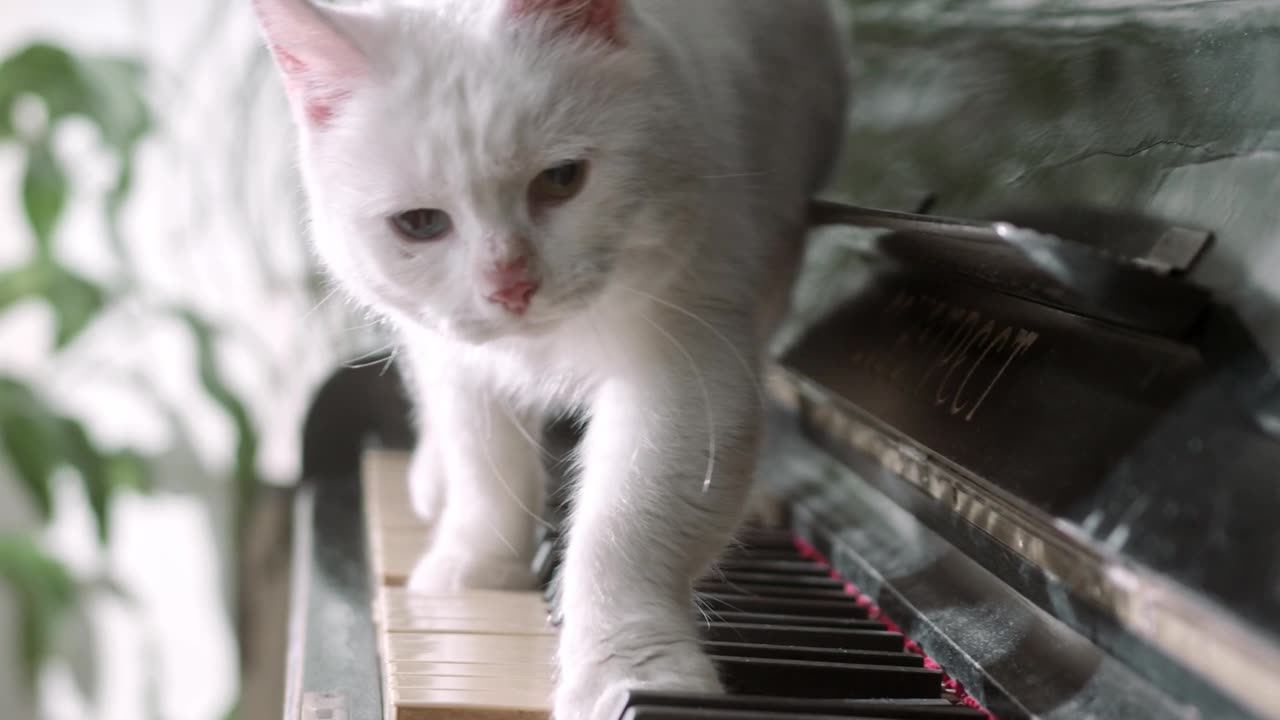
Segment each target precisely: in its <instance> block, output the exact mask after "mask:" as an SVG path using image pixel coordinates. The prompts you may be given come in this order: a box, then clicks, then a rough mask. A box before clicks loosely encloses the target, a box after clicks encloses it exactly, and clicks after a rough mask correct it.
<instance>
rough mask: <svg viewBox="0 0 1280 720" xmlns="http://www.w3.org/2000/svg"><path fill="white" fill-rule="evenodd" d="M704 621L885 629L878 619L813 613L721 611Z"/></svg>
mask: <svg viewBox="0 0 1280 720" xmlns="http://www.w3.org/2000/svg"><path fill="white" fill-rule="evenodd" d="M704 620H705V621H707V622H710V621H716V622H727V623H745V624H749V625H804V626H806V627H829V628H847V629H849V630H885V629H886V628H885V625H884V623H882V622H880V621H878V620H868V619H866V618H851V617H821V616H814V615H771V614H767V613H749V612H731V611H721V612H716V613H713V614H710V615H709V616H707V617H705V618H704Z"/></svg>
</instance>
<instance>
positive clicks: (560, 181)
mask: <svg viewBox="0 0 1280 720" xmlns="http://www.w3.org/2000/svg"><path fill="white" fill-rule="evenodd" d="M586 181H587V163H586V161H585V160H573V161H570V162H564V163H560V164H559V165H556V166H555V167H552V168H548V169H546V170H543V171H542V173H541V174H540V175H538V177H537V178H535V179H534V181H533V184H532V185H530V186H529V196H530V198H531V199H532V200H533V201H534V202H535V203H543V204H545V203H552V204H554V203H562V202H565V201H566V200H570V199H572V198H573V197H574V196H575V195H577V194H578V193H579V192H581V191H582V186H583V185H584V184H585V183H586Z"/></svg>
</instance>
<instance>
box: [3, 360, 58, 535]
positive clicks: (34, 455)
mask: <svg viewBox="0 0 1280 720" xmlns="http://www.w3.org/2000/svg"><path fill="white" fill-rule="evenodd" d="M41 406H42V404H41V403H40V401H39V400H38V399H37V398H36V397H35V395H34V394H33V393H32V392H31V391H30V390H29V389H28V388H27V387H26V386H24V385H22V384H21V383H18V382H15V381H13V380H8V379H4V378H0V442H2V443H3V447H4V450H5V453H6V454H7V455H8V456H9V460H10V463H11V464H12V466H13V469H14V471H15V472H16V473H17V476H18V480H19V481H20V482H21V483H22V485H23V488H24V489H25V490H26V491H27V494H28V495H29V496H30V497H31V500H32V502H34V503H35V506H36V509H37V510H38V511H39V512H40V515H41V517H42V518H44V519H45V520H48V519H49V518H50V517H51V516H52V515H53V490H52V487H51V482H52V480H53V472H54V470H56V469H57V467H58V464H59V450H58V443H57V438H56V429H54V428H52V427H51V426H50V423H49V418H48V414H47V413H46V412H43V411H42V407H41Z"/></svg>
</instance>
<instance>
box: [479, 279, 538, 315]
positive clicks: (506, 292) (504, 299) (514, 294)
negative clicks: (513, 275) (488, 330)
mask: <svg viewBox="0 0 1280 720" xmlns="http://www.w3.org/2000/svg"><path fill="white" fill-rule="evenodd" d="M537 291H538V284H537V283H533V282H518V283H515V284H514V285H508V286H507V287H504V288H501V289H499V290H497V291H496V292H494V293H493V294H492V295H490V296H489V302H492V303H497V304H498V305H501V306H502V307H504V308H506V309H507V312H510V313H513V314H515V315H523V314H525V312H527V311H528V310H529V300H530V299H531V298H532V297H533V294H534V293H535V292H537Z"/></svg>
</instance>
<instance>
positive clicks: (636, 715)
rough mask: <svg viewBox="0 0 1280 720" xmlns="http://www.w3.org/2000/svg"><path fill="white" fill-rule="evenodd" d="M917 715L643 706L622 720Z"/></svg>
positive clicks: (850, 719) (855, 719) (844, 719)
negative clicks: (835, 713)
mask: <svg viewBox="0 0 1280 720" xmlns="http://www.w3.org/2000/svg"><path fill="white" fill-rule="evenodd" d="M899 717H911V718H914V717H919V716H917V715H864V714H862V713H855V714H850V715H798V714H796V713H791V712H769V711H767V710H763V711H758V710H701V709H693V708H672V707H654V706H652V705H641V706H639V707H635V708H629V709H628V710H627V711H626V713H625V714H624V715H623V716H622V720H893V718H899Z"/></svg>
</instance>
